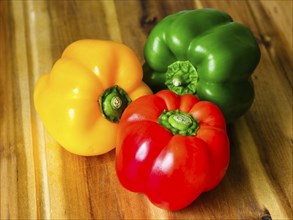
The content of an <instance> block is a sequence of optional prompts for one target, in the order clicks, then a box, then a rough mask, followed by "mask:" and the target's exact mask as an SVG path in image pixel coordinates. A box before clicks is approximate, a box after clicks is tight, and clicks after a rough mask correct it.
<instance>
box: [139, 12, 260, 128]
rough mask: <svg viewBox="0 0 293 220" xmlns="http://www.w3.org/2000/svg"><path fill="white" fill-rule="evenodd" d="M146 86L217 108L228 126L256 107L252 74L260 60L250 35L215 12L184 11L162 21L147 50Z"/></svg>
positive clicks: (154, 32)
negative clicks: (190, 97) (212, 104)
mask: <svg viewBox="0 0 293 220" xmlns="http://www.w3.org/2000/svg"><path fill="white" fill-rule="evenodd" d="M144 57H145V61H146V62H145V64H144V81H145V82H146V83H147V84H148V85H149V86H150V87H151V89H152V90H153V92H157V91H159V90H162V89H167V88H168V89H170V90H172V91H174V92H176V93H177V94H187V93H190V94H196V95H197V96H198V97H199V98H200V99H201V100H208V101H211V102H213V103H215V104H217V105H218V106H219V107H220V109H221V110H222V111H223V113H224V116H225V119H226V122H228V123H229V122H233V121H234V120H235V119H236V118H238V117H240V116H241V115H243V114H244V113H245V112H246V111H247V110H248V109H249V108H250V106H251V105H252V102H253V99H254V88H253V84H252V80H251V75H252V73H253V71H254V70H255V68H256V66H257V64H258V62H259V60H260V50H259V47H258V44H257V42H256V39H255V37H254V36H253V34H252V32H251V31H250V30H249V29H248V28H247V27H246V26H245V25H243V24H240V23H236V22H234V21H233V20H232V18H231V17H230V16H229V15H228V14H227V13H225V12H223V11H219V10H215V9H198V10H187V11H180V12H177V13H175V14H171V15H169V16H167V17H165V18H164V19H162V20H161V21H160V22H159V23H158V24H157V25H156V26H155V27H154V28H153V29H152V30H151V32H150V35H149V36H148V39H147V42H146V44H145V47H144Z"/></svg>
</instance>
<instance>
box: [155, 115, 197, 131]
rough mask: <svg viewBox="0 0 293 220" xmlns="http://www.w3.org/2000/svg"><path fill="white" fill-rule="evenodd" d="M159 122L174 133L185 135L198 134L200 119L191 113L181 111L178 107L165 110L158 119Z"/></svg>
mask: <svg viewBox="0 0 293 220" xmlns="http://www.w3.org/2000/svg"><path fill="white" fill-rule="evenodd" d="M158 123H159V124H161V125H162V126H164V127H165V128H167V129H168V130H169V131H171V132H172V134H174V135H175V134H180V135H184V136H192V135H196V132H197V130H198V129H199V121H198V120H196V119H194V118H193V117H192V116H191V115H190V114H188V113H185V112H181V111H179V110H178V109H177V110H172V111H164V112H163V113H162V114H161V115H160V117H159V120H158Z"/></svg>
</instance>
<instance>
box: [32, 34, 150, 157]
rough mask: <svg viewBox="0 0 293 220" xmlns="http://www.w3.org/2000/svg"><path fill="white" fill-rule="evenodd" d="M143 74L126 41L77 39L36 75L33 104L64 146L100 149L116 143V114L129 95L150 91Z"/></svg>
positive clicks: (77, 149)
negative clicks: (44, 70)
mask: <svg viewBox="0 0 293 220" xmlns="http://www.w3.org/2000/svg"><path fill="white" fill-rule="evenodd" d="M142 75H143V74H142V67H141V64H140V62H139V60H138V59H137V57H136V55H135V54H134V52H133V51H132V50H131V49H129V48H128V47H126V46H125V45H123V44H120V43H115V42H112V41H103V40H79V41H76V42H74V43H72V44H70V45H69V46H68V47H67V48H66V49H65V50H64V52H63V54H62V56H61V58H60V59H59V60H58V61H57V62H56V63H55V64H54V66H53V68H52V70H51V72H50V73H48V74H44V75H43V76H42V77H41V78H40V79H39V80H38V82H37V84H36V86H35V90H34V103H35V108H36V111H37V113H38V115H39V117H40V119H41V120H42V122H43V123H44V125H45V127H46V129H47V130H48V132H49V133H50V134H51V135H52V136H53V137H54V138H55V139H56V140H57V141H58V142H59V143H60V144H61V145H62V146H63V147H64V148H65V149H67V150H68V151H70V152H72V153H75V154H79V155H85V156H90V155H99V154H103V153H106V152H108V151H110V150H112V149H113V148H114V147H115V146H116V133H117V126H118V123H119V121H120V116H121V114H122V112H123V111H124V109H125V108H126V107H127V105H128V104H129V103H130V102H131V100H135V99H136V98H138V97H140V96H142V95H147V94H151V93H152V92H151V90H150V89H149V87H148V86H147V85H146V84H145V83H144V82H143V81H142Z"/></svg>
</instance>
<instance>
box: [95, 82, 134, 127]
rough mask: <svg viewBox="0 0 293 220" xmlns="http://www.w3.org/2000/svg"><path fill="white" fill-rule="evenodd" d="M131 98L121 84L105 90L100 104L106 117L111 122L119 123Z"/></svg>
mask: <svg viewBox="0 0 293 220" xmlns="http://www.w3.org/2000/svg"><path fill="white" fill-rule="evenodd" d="M130 102H131V99H130V98H129V96H128V94H127V93H126V92H125V91H124V90H123V89H122V88H120V87H119V86H117V85H116V86H113V87H110V88H108V89H107V90H105V92H104V93H103V94H102V95H101V97H100V100H99V104H100V110H101V112H102V114H103V115H104V117H105V118H106V119H108V120H109V121H111V122H114V123H118V122H119V121H120V118H121V115H122V113H123V111H124V110H125V108H126V107H127V106H128V105H129V103H130Z"/></svg>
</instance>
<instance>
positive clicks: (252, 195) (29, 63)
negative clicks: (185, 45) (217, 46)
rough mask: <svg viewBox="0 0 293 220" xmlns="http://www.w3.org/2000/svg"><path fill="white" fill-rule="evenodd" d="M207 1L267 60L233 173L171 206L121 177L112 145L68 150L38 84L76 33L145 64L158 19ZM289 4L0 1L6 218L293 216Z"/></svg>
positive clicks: (235, 151) (0, 142) (1, 193)
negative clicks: (48, 118) (38, 106)
mask: <svg viewBox="0 0 293 220" xmlns="http://www.w3.org/2000/svg"><path fill="white" fill-rule="evenodd" d="M202 7H212V8H217V9H221V10H224V11H226V12H228V13H229V14H230V15H231V16H232V17H233V18H234V20H235V21H237V22H241V23H244V24H245V25H247V26H249V27H250V28H251V30H252V31H253V33H254V34H255V36H256V38H257V40H258V43H259V46H260V48H261V52H262V58H261V61H260V64H259V66H258V67H257V69H256V71H255V73H254V75H253V82H254V85H255V92H256V97H255V101H254V104H253V106H252V107H251V109H250V110H249V112H247V114H246V115H245V116H243V117H242V118H240V119H239V120H237V121H236V122H235V123H233V124H232V125H229V126H228V132H229V137H230V142H231V162H230V166H229V169H228V172H227V175H226V176H225V178H224V180H223V181H222V182H221V184H220V185H219V186H218V187H217V188H216V189H214V190H212V191H210V192H208V193H205V194H202V195H201V196H200V197H199V198H198V199H197V200H196V201H195V202H194V203H192V204H191V205H190V206H189V207H187V208H185V209H183V210H180V211H176V212H171V211H165V210H162V209H159V208H157V207H155V206H153V205H152V204H151V203H150V202H149V201H148V199H147V198H146V197H145V196H144V195H141V194H137V193H132V192H129V191H127V190H126V189H124V188H123V187H122V186H121V185H120V184H119V182H118V179H117V177H116V175H115V169H114V160H115V151H114V150H113V151H111V152H110V153H107V154H105V155H102V156H97V157H81V156H76V155H73V154H71V153H69V152H67V151H65V150H63V148H62V147H60V146H59V145H58V144H57V143H56V142H55V140H54V139H53V138H52V137H51V136H50V135H49V134H48V133H47V132H46V130H45V129H44V127H43V124H42V123H41V121H40V119H39V118H38V116H37V114H36V112H35V109H34V105H33V90H34V85H35V82H36V80H37V79H38V78H39V77H40V76H41V75H42V74H44V73H46V72H48V71H50V69H51V67H52V65H53V63H54V62H55V61H56V60H57V59H58V57H59V56H60V55H61V53H62V51H63V49H64V48H65V47H66V46H67V45H68V44H70V43H71V42H73V41H75V40H78V39H84V38H97V39H109V40H114V41H118V42H123V43H125V44H126V45H128V46H129V47H130V48H132V49H133V50H134V51H135V53H136V54H137V56H138V57H139V59H140V61H141V62H143V45H144V42H145V40H146V37H147V34H148V33H149V31H150V30H151V28H152V27H153V26H154V25H155V24H156V23H157V22H158V21H160V20H161V19H162V18H163V17H165V16H166V15H168V14H171V13H173V12H176V11H180V10H184V9H195V8H202ZM292 8H293V6H292V1H291V0H288V1H286V0H282V1H277V0H276V1H270V0H259V1H255V0H243V1H236V0H230V1H216V0H215V1H203V0H202V1H201V0H194V1H183V0H181V1H180V0H178V1H142V0H141V1H139V0H116V1H114V0H105V1H94V0H91V1H90V0H88V1H87V0H72V1H70V0H59V1H43V0H40V1H30V0H23V1H20V0H11V1H8V0H7V1H6V0H2V1H0V135H1V136H0V186H1V188H0V198H1V200H0V218H1V219H20V218H21V219H36V218H40V219H270V217H271V218H272V219H290V218H291V219H292V218H293V208H292V206H293V164H292V163H293V155H292V154H293V150H292V149H293V146H292V145H293V144H292V143H293V137H292V122H293V121H292V83H293V77H292V70H293V68H292V64H293V58H292V29H293V26H292V14H293V12H292V11H293V9H292Z"/></svg>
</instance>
